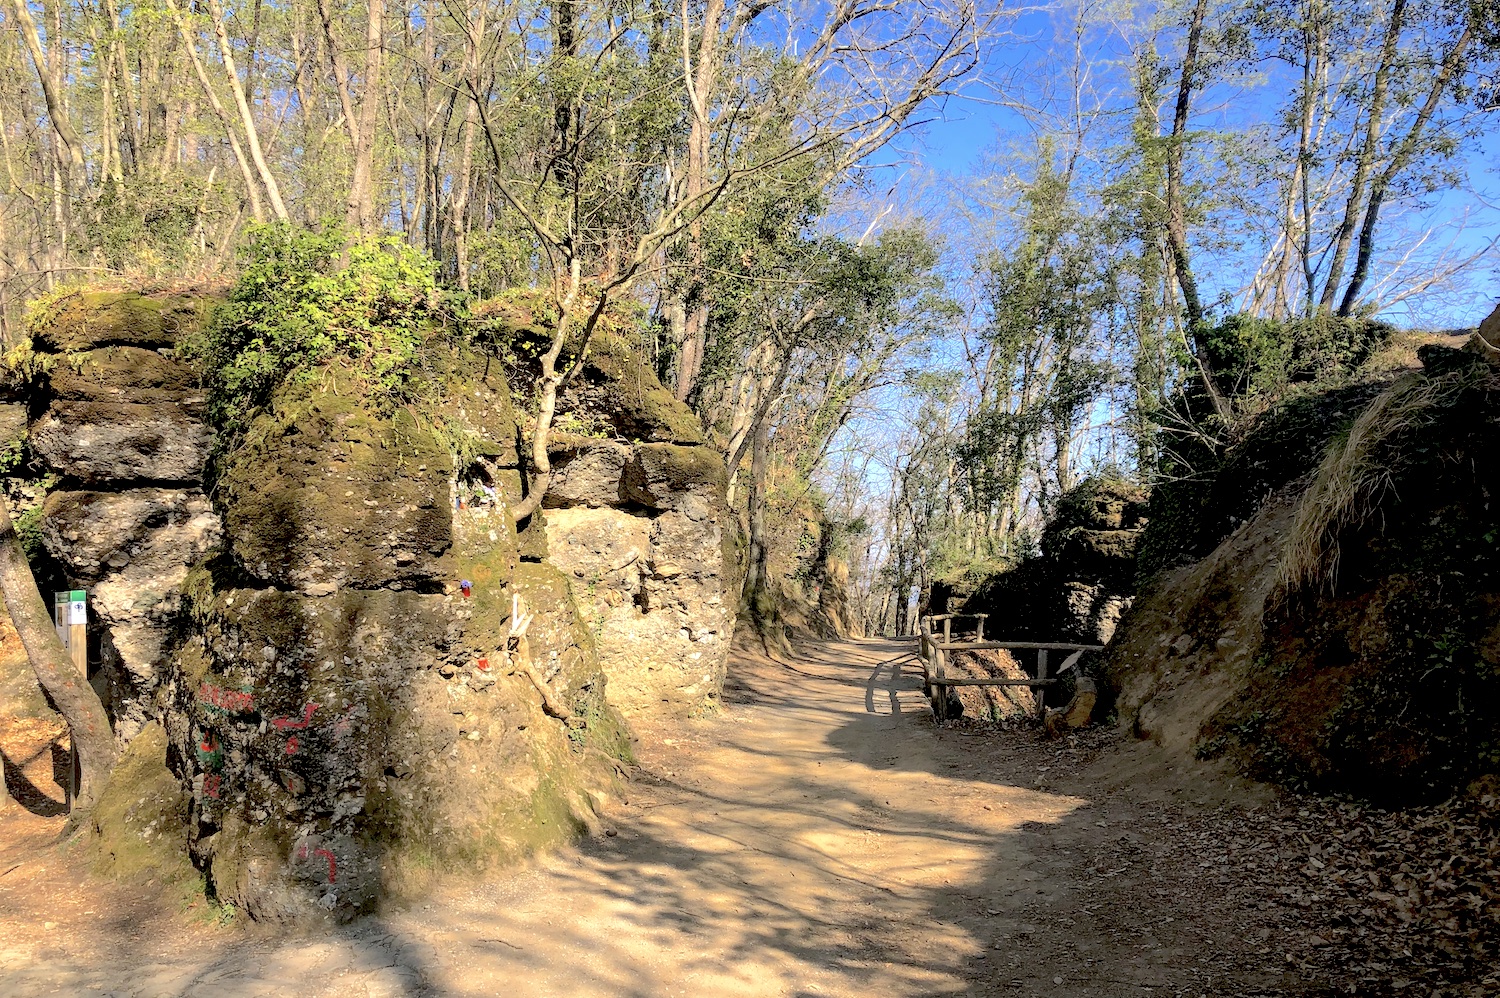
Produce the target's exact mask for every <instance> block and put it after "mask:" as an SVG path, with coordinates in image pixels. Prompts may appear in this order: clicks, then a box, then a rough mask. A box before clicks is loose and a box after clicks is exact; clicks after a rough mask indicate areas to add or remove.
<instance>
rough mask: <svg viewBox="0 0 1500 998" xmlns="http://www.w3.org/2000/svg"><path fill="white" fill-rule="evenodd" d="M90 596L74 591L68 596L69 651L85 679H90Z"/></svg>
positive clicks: (83, 592)
mask: <svg viewBox="0 0 1500 998" xmlns="http://www.w3.org/2000/svg"><path fill="white" fill-rule="evenodd" d="M88 600H89V594H88V593H87V592H85V591H84V590H82V589H74V590H73V591H72V592H70V593H69V594H68V651H69V652H70V653H71V654H72V656H73V664H74V665H76V666H78V671H79V672H80V673H82V674H83V678H84V679H87V678H89V604H88Z"/></svg>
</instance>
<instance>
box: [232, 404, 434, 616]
mask: <svg viewBox="0 0 1500 998" xmlns="http://www.w3.org/2000/svg"><path fill="white" fill-rule="evenodd" d="M299 394H300V393H293V394H292V396H291V397H290V398H286V399H281V400H278V401H277V402H276V404H275V405H274V406H273V407H272V408H271V409H270V410H269V411H268V412H266V413H265V414H263V415H261V416H260V417H258V418H257V419H256V420H255V421H254V422H253V423H252V424H251V426H250V427H249V429H248V431H247V433H246V435H245V442H244V443H243V444H242V445H240V446H239V447H237V448H236V449H235V450H234V452H233V453H232V454H231V455H230V456H229V458H228V460H227V462H226V465H225V468H224V471H223V475H222V477H221V479H220V483H219V487H220V492H221V494H222V495H223V501H224V504H225V525H226V527H227V529H228V536H229V546H230V550H231V551H232V552H233V554H234V557H235V560H236V561H237V562H238V563H239V565H240V566H241V567H243V569H244V570H245V571H246V572H248V573H249V574H250V575H251V576H253V577H254V578H255V579H257V580H258V581H260V582H262V583H265V584H268V585H276V586H284V587H288V588H293V589H298V590H301V591H303V592H306V593H309V594H312V595H327V594H329V593H332V592H334V591H336V590H338V589H342V588H346V587H354V588H361V589H367V588H375V587H379V586H400V587H404V588H418V589H422V588H426V589H431V588H433V587H439V588H441V587H443V586H445V585H451V584H452V583H454V582H456V581H457V578H458V577H457V575H456V574H455V572H456V570H457V569H456V566H455V564H454V562H453V559H452V557H451V555H450V548H451V547H452V543H453V537H452V531H451V524H452V517H451V516H450V512H449V510H450V507H451V505H452V503H453V499H452V495H451V491H450V481H451V479H452V478H453V462H452V459H451V457H450V456H449V453H448V450H447V449H446V448H445V447H443V446H441V445H440V444H439V443H438V441H437V439H436V438H435V436H434V435H433V433H432V431H431V430H430V429H428V428H426V427H424V426H422V425H420V424H418V423H417V422H416V420H414V419H413V418H412V416H411V415H410V414H409V413H407V412H406V411H404V410H397V411H396V412H395V413H393V414H392V415H391V416H389V417H381V416H378V415H376V414H375V413H373V412H371V411H369V410H368V409H367V408H366V407H365V406H364V405H363V404H362V403H361V402H360V401H359V398H358V396H357V395H355V394H354V393H352V392H350V391H347V390H346V391H345V392H343V393H340V394H334V393H333V392H331V391H330V392H322V391H319V392H315V393H312V394H311V395H303V396H302V397H299Z"/></svg>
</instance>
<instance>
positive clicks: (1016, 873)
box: [0, 641, 1298, 998]
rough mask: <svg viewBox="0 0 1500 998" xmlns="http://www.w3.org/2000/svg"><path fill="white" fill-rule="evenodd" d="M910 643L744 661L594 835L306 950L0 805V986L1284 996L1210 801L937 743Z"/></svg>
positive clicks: (1010, 753) (43, 991)
mask: <svg viewBox="0 0 1500 998" xmlns="http://www.w3.org/2000/svg"><path fill="white" fill-rule="evenodd" d="M907 647H908V646H905V645H901V644H897V643H894V642H882V641H864V642H846V643H833V644H825V645H813V646H808V647H805V648H803V649H802V650H801V651H800V652H799V654H798V656H797V657H796V659H795V660H794V661H793V662H791V663H789V664H788V663H779V662H772V661H770V660H768V659H765V658H764V657H761V656H758V655H754V654H741V655H739V656H737V658H736V661H735V663H734V665H733V667H732V670H731V686H730V688H729V690H727V691H726V706H725V708H724V710H723V711H722V713H721V714H719V715H718V716H716V717H713V718H709V719H706V720H701V721H690V722H686V723H684V724H682V725H680V726H675V727H673V728H671V729H663V730H660V731H655V732H650V731H648V732H643V737H642V739H641V748H640V755H641V771H640V773H639V774H638V777H637V779H636V780H635V781H634V782H632V783H630V784H629V785H627V786H626V788H625V791H624V798H623V800H619V801H615V802H613V804H612V806H611V808H610V809H609V811H608V813H607V819H608V820H607V825H608V828H609V830H610V831H611V832H613V833H614V834H612V835H608V836H600V837H598V838H596V839H593V840H589V841H586V842H584V843H582V844H581V845H580V846H578V847H577V848H573V849H567V850H563V851H560V852H556V853H553V854H550V855H547V856H543V857H540V858H538V859H536V860H535V861H533V862H532V863H531V864H530V865H528V866H527V867H525V868H524V869H521V870H512V871H508V872H505V873H502V874H494V875H490V876H487V877H464V876H463V871H453V872H454V873H455V876H454V877H453V878H451V879H450V880H448V881H446V882H445V884H444V886H442V887H441V888H439V889H438V890H437V891H436V892H435V893H434V894H433V895H432V896H430V897H428V898H426V899H425V900H424V901H422V902H419V903H416V904H413V905H411V906H410V907H407V908H403V909H399V910H394V911H390V912H386V913H384V914H381V915H379V916H375V917H370V918H367V919H363V920H361V921H358V922H355V923H353V924H351V925H348V926H343V927H339V928H334V929H328V930H324V931H321V932H318V933H313V934H307V933H298V934H294V935H288V934H286V933H280V934H275V933H269V932H267V931H266V930H264V929H262V928H259V927H254V926H250V927H246V926H238V925H231V926H215V925H210V924H205V923H204V922H202V921H201V920H194V918H193V917H192V916H193V914H194V913H192V912H188V913H180V912H175V911H162V910H160V904H159V902H153V901H152V900H151V899H148V898H143V897H137V896H134V895H132V894H130V893H129V892H127V891H125V890H123V889H121V888H117V887H114V886H109V885H105V886H100V885H98V884H93V883H90V882H88V881H87V880H85V879H84V878H82V877H81V876H80V875H79V874H78V873H77V872H76V871H74V870H70V869H69V868H68V864H67V862H66V859H61V860H60V859H59V858H58V854H57V853H56V851H55V850H48V849H46V848H44V846H45V843H46V842H47V841H49V840H50V838H51V837H54V836H55V835H56V833H57V829H58V824H57V822H58V821H59V820H60V819H58V818H55V817H54V818H40V817H36V816H33V815H31V814H28V813H26V812H24V811H21V809H20V808H19V807H16V806H14V805H12V806H11V807H9V809H8V810H7V811H6V812H5V816H4V818H3V819H0V833H3V835H4V840H3V843H0V995H4V996H6V998H29V996H33V995H117V996H130V998H158V996H187V995H204V996H207V995H213V996H226V998H239V996H252V995H296V996H299V998H319V996H330V998H331V996H346V995H347V996H370V998H374V996H393V995H476V996H477V995H507V996H511V995H514V996H531V995H537V996H543V995H560V996H562V995H566V996H620V998H626V996H629V998H634V996H641V998H645V996H658V995H663V996H664V995H698V996H751V995H754V996H772V995H786V996H815V995H860V996H871V998H887V996H889V998H895V996H916V995H992V994H993V995H1009V994H1024V995H1031V994H1043V995H1082V996H1095V995H1098V996H1106V995H1109V996H1112V995H1153V994H1154V995H1193V996H1199V995H1247V996H1248V995H1270V994H1282V993H1287V990H1288V989H1290V990H1293V991H1295V990H1298V988H1297V986H1296V985H1297V974H1296V972H1295V969H1293V965H1292V962H1291V957H1289V956H1288V954H1286V953H1284V952H1283V951H1282V947H1279V946H1278V945H1277V943H1278V940H1277V939H1276V938H1275V937H1274V936H1273V933H1280V932H1281V931H1282V929H1281V923H1280V922H1279V921H1278V920H1277V918H1276V913H1275V912H1274V911H1273V910H1271V906H1267V905H1265V904H1262V903H1260V902H1258V900H1257V899H1256V898H1253V897H1249V896H1241V895H1240V894H1238V893H1237V892H1236V889H1235V884H1234V882H1233V878H1227V879H1226V878H1225V877H1222V876H1220V877H1219V878H1218V879H1217V880H1215V868H1214V862H1213V860H1214V845H1213V843H1212V841H1204V842H1201V843H1198V844H1196V845H1195V844H1194V843H1193V842H1192V841H1185V840H1184V836H1188V837H1189V838H1190V837H1191V835H1190V833H1189V832H1185V831H1184V830H1183V829H1184V827H1186V826H1184V825H1183V823H1182V822H1183V820H1184V819H1183V815H1184V814H1189V813H1196V812H1204V813H1207V812H1208V811H1210V810H1212V809H1213V808H1214V807H1217V806H1218V804H1219V803H1221V801H1219V800H1216V799H1214V798H1213V791H1212V790H1211V789H1210V788H1205V787H1203V786H1197V785H1195V784H1193V783H1192V782H1191V781H1184V782H1179V783H1173V782H1172V780H1171V779H1169V778H1163V777H1162V776H1161V774H1160V773H1159V772H1157V770H1160V769H1161V766H1159V765H1158V766H1157V767H1156V770H1151V771H1152V772H1154V773H1156V775H1155V776H1153V777H1151V778H1150V779H1147V778H1145V777H1143V776H1141V775H1140V772H1146V771H1147V770H1150V767H1149V766H1147V767H1145V768H1142V769H1140V772H1136V773H1132V770H1131V766H1132V765H1134V763H1132V762H1131V761H1130V760H1129V759H1128V758H1126V757H1128V755H1129V753H1128V752H1126V751H1124V750H1122V749H1120V748H1119V747H1118V746H1107V745H1103V742H1104V741H1105V739H1102V738H1099V737H1095V738H1093V739H1092V741H1090V740H1089V739H1088V738H1084V739H1076V740H1073V741H1063V742H1043V741H1040V740H1039V739H1038V738H1037V736H1036V735H1035V734H1034V733H1031V732H1014V733H1000V734H995V733H978V732H971V731H964V730H953V729H948V730H943V729H939V728H936V727H935V726H934V725H933V723H932V721H931V718H930V714H929V713H928V712H927V711H926V709H925V702H924V701H923V699H922V696H921V692H920V689H919V688H918V686H919V682H918V680H917V679H916V678H914V676H913V675H912V672H911V670H912V668H913V666H912V664H911V663H910V662H909V661H908V663H907V664H906V669H905V670H904V671H902V670H901V669H900V668H899V665H898V664H897V663H895V662H893V660H894V659H897V658H899V656H900V655H901V654H902V652H903V651H904V650H905V649H906V648H907ZM1101 746H1102V747H1101ZM1122 759H1124V762H1123V763H1122V761H1121V760H1122ZM1198 834H1200V836H1201V835H1202V833H1201V831H1200V832H1199V833H1198ZM1205 857H1207V860H1208V861H1207V862H1205V861H1204V858H1205Z"/></svg>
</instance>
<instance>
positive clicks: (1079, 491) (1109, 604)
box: [962, 480, 1148, 644]
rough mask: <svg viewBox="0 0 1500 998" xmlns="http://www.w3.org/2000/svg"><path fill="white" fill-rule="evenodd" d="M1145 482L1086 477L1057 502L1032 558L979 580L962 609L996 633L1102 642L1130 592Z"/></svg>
mask: <svg viewBox="0 0 1500 998" xmlns="http://www.w3.org/2000/svg"><path fill="white" fill-rule="evenodd" d="M1147 498H1148V494H1147V492H1146V490H1145V489H1143V488H1141V487H1139V486H1136V485H1133V484H1130V483H1128V482H1121V481H1115V480H1101V481H1086V482H1084V483H1082V484H1081V485H1079V486H1078V487H1077V488H1075V489H1074V490H1072V491H1071V492H1069V493H1068V494H1067V495H1065V496H1063V497H1062V498H1061V499H1060V500H1059V501H1058V507H1057V510H1056V511H1055V512H1054V514H1053V516H1052V519H1051V520H1049V521H1048V523H1047V526H1046V529H1045V530H1044V532H1043V534H1042V552H1041V555H1040V557H1037V558H1032V559H1027V560H1026V561H1023V562H1021V563H1020V564H1019V565H1017V566H1016V567H1015V568H1013V569H1010V570H1009V571H1005V572H1001V573H999V574H997V575H993V576H991V577H990V578H988V579H986V580H984V581H983V582H982V583H980V585H979V587H978V588H977V589H976V590H975V591H974V594H973V595H972V596H970V597H969V598H968V599H967V600H966V601H965V602H964V604H963V610H962V612H963V613H966V614H970V613H986V614H989V619H988V621H986V624H985V633H986V635H992V636H994V637H995V638H997V639H1004V638H1015V639H1022V640H1025V639H1031V640H1039V641H1071V642H1078V643H1080V644H1107V643H1108V642H1109V640H1110V638H1112V637H1113V636H1114V632H1115V626H1116V625H1117V624H1118V622H1119V620H1120V615H1121V614H1122V613H1123V612H1124V611H1125V609H1126V608H1127V607H1128V606H1129V605H1130V600H1131V597H1132V595H1133V594H1134V592H1135V576H1136V565H1135V556H1136V547H1137V545H1138V544H1139V542H1140V538H1141V535H1142V532H1143V531H1144V530H1145V529H1146V524H1147V518H1146V504H1147Z"/></svg>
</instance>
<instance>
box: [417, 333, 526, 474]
mask: <svg viewBox="0 0 1500 998" xmlns="http://www.w3.org/2000/svg"><path fill="white" fill-rule="evenodd" d="M425 361H426V365H427V367H428V369H429V376H430V377H432V379H433V381H434V383H435V384H436V385H437V387H438V398H437V400H436V401H435V402H433V403H432V404H431V405H430V406H429V416H430V418H431V420H432V422H433V424H434V425H435V426H436V428H437V433H438V436H439V437H441V438H443V439H445V440H446V441H447V442H448V443H449V445H450V449H452V450H453V451H455V452H456V453H458V454H459V455H460V458H461V459H463V458H465V457H467V458H469V459H473V458H479V457H482V458H486V459H488V460H489V461H490V462H492V463H493V464H495V465H496V466H497V467H500V468H514V467H517V466H518V465H519V464H520V450H519V447H520V444H521V437H520V430H519V427H518V425H517V422H516V411H515V406H514V405H513V404H512V402H511V397H510V384H509V382H508V380H507V378H506V370H505V367H504V366H503V365H502V364H501V363H500V362H499V361H498V360H495V359H493V358H491V357H488V356H484V355H481V354H477V353H475V352H473V351H471V350H466V349H463V348H461V347H450V346H446V345H441V344H437V343H432V344H429V345H428V347H427V349H426V351H425ZM460 470H463V469H460Z"/></svg>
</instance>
